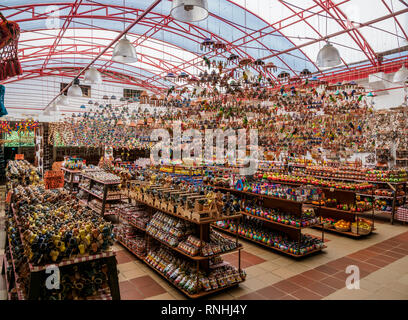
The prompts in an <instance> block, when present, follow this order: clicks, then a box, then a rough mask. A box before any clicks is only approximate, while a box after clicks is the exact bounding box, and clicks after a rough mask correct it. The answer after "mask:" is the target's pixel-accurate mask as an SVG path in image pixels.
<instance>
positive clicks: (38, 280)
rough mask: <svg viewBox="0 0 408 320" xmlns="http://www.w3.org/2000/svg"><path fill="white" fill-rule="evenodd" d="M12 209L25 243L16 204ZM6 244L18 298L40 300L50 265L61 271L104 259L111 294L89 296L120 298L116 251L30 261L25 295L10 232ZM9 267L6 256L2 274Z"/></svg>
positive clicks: (10, 282) (9, 285) (9, 286)
mask: <svg viewBox="0 0 408 320" xmlns="http://www.w3.org/2000/svg"><path fill="white" fill-rule="evenodd" d="M10 209H11V211H12V213H13V219H14V221H15V225H16V226H17V229H18V233H19V235H20V239H21V242H22V243H23V245H24V243H25V242H24V238H23V236H22V230H21V226H20V224H19V221H18V218H17V214H16V211H15V209H14V206H13V205H11V206H10ZM6 244H7V246H8V250H9V253H10V256H11V261H12V266H13V277H14V286H15V288H16V291H17V297H18V300H38V299H39V297H40V290H41V288H42V286H43V284H44V283H45V282H44V279H45V278H46V277H47V275H46V269H47V267H49V266H57V267H58V268H60V269H61V272H62V273H63V272H64V267H66V266H69V265H75V264H80V263H87V262H90V261H94V260H104V261H105V263H106V265H107V268H108V271H107V274H108V283H109V290H110V294H108V295H106V294H104V295H102V296H98V297H88V298H91V299H95V298H103V299H106V300H120V291H119V281H118V272H117V268H116V265H117V261H116V254H115V252H114V251H106V252H102V253H98V254H94V255H78V256H75V257H72V258H70V259H64V260H62V261H60V262H58V263H52V264H46V265H33V264H31V263H28V268H29V272H30V279H29V284H28V291H27V294H26V295H24V293H23V290H22V289H21V288H20V285H19V281H18V278H19V275H18V273H17V272H16V268H15V262H14V261H15V260H14V255H13V249H12V246H11V243H10V241H9V238H8V234H7V233H6ZM6 268H7V260H6V257H5V259H4V260H3V268H2V274H4V273H5V272H7V271H6V270H7V269H6ZM11 280H12V279H10V281H9V283H8V284H7V287H8V288H12V287H11V284H12V281H11Z"/></svg>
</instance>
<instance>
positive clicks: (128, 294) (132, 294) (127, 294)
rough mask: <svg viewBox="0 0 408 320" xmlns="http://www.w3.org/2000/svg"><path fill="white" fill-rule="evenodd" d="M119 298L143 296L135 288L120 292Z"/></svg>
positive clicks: (136, 298) (129, 298) (135, 298)
mask: <svg viewBox="0 0 408 320" xmlns="http://www.w3.org/2000/svg"><path fill="white" fill-rule="evenodd" d="M120 299H121V300H143V299H144V296H143V295H142V294H141V293H140V292H139V291H137V290H133V291H126V292H122V291H121V292H120Z"/></svg>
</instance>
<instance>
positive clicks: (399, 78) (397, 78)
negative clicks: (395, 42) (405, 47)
mask: <svg viewBox="0 0 408 320" xmlns="http://www.w3.org/2000/svg"><path fill="white" fill-rule="evenodd" d="M407 79H408V69H407V68H405V65H404V64H403V65H402V67H401V69H399V70H398V71H397V72H396V73H395V74H394V79H393V81H394V82H397V83H401V82H405V81H406V80H407Z"/></svg>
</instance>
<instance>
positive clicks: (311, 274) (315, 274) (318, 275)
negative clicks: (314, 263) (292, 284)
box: [302, 269, 327, 281]
mask: <svg viewBox="0 0 408 320" xmlns="http://www.w3.org/2000/svg"><path fill="white" fill-rule="evenodd" d="M302 276H304V277H307V278H310V279H312V280H315V281H320V280H321V279H324V278H326V277H327V273H324V272H320V271H318V270H315V269H312V270H308V271H305V272H303V273H302Z"/></svg>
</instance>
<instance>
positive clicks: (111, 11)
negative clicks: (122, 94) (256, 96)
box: [0, 0, 408, 91]
mask: <svg viewBox="0 0 408 320" xmlns="http://www.w3.org/2000/svg"><path fill="white" fill-rule="evenodd" d="M228 1H229V2H231V3H233V2H232V1H231V0H228ZM276 1H278V2H280V3H281V4H282V5H284V6H285V7H286V8H288V9H289V10H290V11H291V12H292V14H291V15H289V16H287V17H284V18H282V19H281V20H280V21H276V22H274V23H269V22H267V21H265V20H263V19H262V18H260V17H259V16H257V15H255V14H254V13H253V12H250V11H249V10H248V9H246V8H244V7H242V6H240V5H238V4H236V3H233V4H234V5H235V6H238V7H240V8H241V9H243V10H247V11H248V13H249V14H251V15H254V16H255V17H257V18H258V19H260V20H261V21H262V22H263V23H264V24H266V26H265V27H263V28H261V29H259V30H255V31H249V32H248V31H247V30H246V28H243V27H241V26H240V25H238V24H237V23H235V22H234V21H228V20H226V19H224V18H222V17H220V16H217V15H215V14H213V13H210V14H211V16H212V17H214V18H216V19H219V20H221V21H222V22H224V23H227V24H228V25H230V26H232V27H234V28H236V29H237V30H239V32H240V33H242V34H243V36H242V37H239V38H238V39H235V40H233V41H227V40H226V39H225V38H223V37H222V34H216V33H213V32H210V31H209V30H207V29H205V28H204V27H201V26H198V25H196V24H188V23H181V22H178V21H175V20H174V19H172V18H171V17H170V16H169V15H164V14H160V13H158V12H157V10H156V11H154V10H152V11H151V12H149V13H148V15H146V16H145V17H144V19H143V20H141V21H140V22H139V24H141V25H143V26H146V27H148V29H147V31H146V32H145V33H144V34H140V35H135V36H136V40H135V41H134V44H135V45H136V46H140V47H146V48H149V49H153V50H156V51H158V50H159V49H158V48H157V47H149V46H148V45H147V44H146V43H145V41H146V40H147V39H149V38H151V37H153V36H154V35H155V34H157V33H158V32H159V31H160V30H166V31H168V32H171V33H174V34H176V35H178V36H182V37H184V38H185V39H186V41H192V42H193V43H195V44H196V45H197V47H198V45H199V44H200V43H201V42H202V41H203V40H204V39H205V38H211V39H213V40H214V41H222V42H224V43H225V44H226V45H227V48H228V49H227V52H226V53H225V54H224V56H227V55H228V54H230V53H232V52H233V53H235V54H237V55H238V56H240V57H249V58H252V59H254V57H252V56H251V55H249V54H248V53H247V52H246V50H245V46H246V45H248V44H251V43H256V44H257V45H260V46H261V47H262V48H263V49H264V50H265V51H266V52H268V53H269V54H268V55H266V56H265V57H264V59H270V58H276V59H279V60H280V61H281V62H282V63H283V64H284V65H285V67H286V69H287V70H288V71H290V72H291V73H292V74H294V75H297V74H298V73H299V71H300V70H293V68H292V67H291V66H290V65H288V64H286V63H285V59H284V54H291V52H292V51H294V50H298V51H300V52H301V53H302V54H303V55H304V56H305V57H306V59H307V60H308V61H309V62H311V63H313V65H315V64H314V59H312V58H311V57H308V56H307V55H306V54H305V53H304V52H303V51H302V48H303V47H305V46H307V45H310V44H313V43H316V42H318V41H321V40H324V39H328V38H329V37H333V36H335V35H340V34H344V33H347V34H348V35H349V36H350V37H351V38H352V39H353V41H354V42H355V43H356V44H357V46H358V47H359V49H360V50H361V51H362V52H363V53H364V54H365V56H366V58H367V61H368V62H369V65H366V64H365V65H359V66H357V67H353V68H349V66H347V65H346V66H345V67H344V68H338V69H336V71H335V72H324V73H323V72H321V71H320V70H319V73H318V75H319V77H321V78H322V79H325V80H328V81H335V80H338V79H340V78H343V79H344V78H346V77H347V74H348V75H352V74H355V73H356V72H359V71H358V70H360V71H361V72H360V73H359V74H364V73H366V72H368V71H367V70H374V72H375V70H379V69H378V68H379V67H380V66H381V65H382V64H384V63H385V64H387V62H386V61H383V60H382V58H381V59H379V57H378V55H377V54H376V53H375V52H374V50H373V49H372V47H371V46H370V44H369V42H368V41H367V40H366V39H365V38H364V37H363V35H362V34H361V32H360V31H359V30H358V28H359V27H361V25H360V26H358V27H356V26H355V25H354V24H353V23H352V22H350V21H349V19H348V17H347V16H346V15H345V13H344V12H343V11H342V10H341V9H340V5H342V4H344V3H347V2H349V1H350V0H342V1H336V3H334V2H333V1H332V0H314V5H312V6H310V7H308V8H305V9H302V10H300V9H299V10H296V9H294V8H293V7H292V6H291V5H290V3H288V1H284V0H276ZM381 1H382V3H383V4H384V6H385V8H386V9H387V11H388V12H389V14H387V15H384V16H383V17H381V18H378V19H375V22H380V21H382V20H384V19H388V18H390V17H391V18H393V19H395V21H396V24H397V25H398V27H399V29H400V30H401V32H402V34H403V35H404V37H405V38H406V39H407V40H408V37H407V34H406V32H405V30H404V28H403V27H402V26H401V24H400V23H399V21H398V19H397V15H398V14H401V11H400V12H399V13H398V12H393V11H392V10H391V8H390V7H389V6H388V5H387V3H386V1H384V0H381ZM50 4H51V3H39V4H25V5H18V6H2V5H0V9H1V10H2V13H3V14H4V15H5V16H6V17H7V19H9V20H12V21H16V22H19V23H21V22H26V21H35V20H42V19H47V18H49V15H50V14H52V12H44V9H45V8H46V7H47V6H49V5H50ZM58 6H59V10H60V11H61V12H68V13H66V14H65V15H61V16H60V17H59V18H60V19H61V20H63V21H64V23H63V25H62V27H61V29H60V30H59V32H58V35H57V36H56V37H54V38H53V41H52V44H51V45H47V46H42V47H40V46H37V47H35V46H34V47H23V48H20V49H19V53H20V58H21V60H22V62H23V63H24V62H25V61H30V60H36V61H38V65H35V67H32V66H31V65H30V68H29V69H27V71H26V73H25V74H24V75H22V76H20V77H17V78H14V79H11V80H9V81H6V82H4V83H10V82H14V81H19V80H22V79H28V78H32V77H41V76H50V75H55V73H56V72H57V70H59V69H58V68H53V69H51V68H50V66H49V65H52V64H53V62H55V61H56V62H58V57H63V56H64V57H68V56H71V57H73V56H75V55H86V56H89V57H90V58H91V59H92V58H93V57H94V56H95V55H96V54H97V53H99V52H100V51H101V50H102V49H103V48H102V47H101V46H100V45H97V44H93V43H91V44H89V45H82V44H78V43H76V42H74V39H73V38H72V37H71V38H70V37H65V34H66V31H67V30H68V29H69V28H71V27H72V21H73V20H75V22H76V23H77V24H78V25H80V26H81V29H85V28H94V29H96V30H109V29H104V28H102V27H96V26H92V25H87V24H86V23H85V22H84V21H85V19H103V20H109V21H115V22H121V23H126V24H130V23H132V22H133V21H134V20H135V19H136V18H138V17H139V16H140V15H142V14H143V12H144V10H143V9H139V8H131V7H124V6H121V5H114V4H102V3H97V2H90V3H87V2H85V1H82V0H75V1H71V2H69V1H66V2H62V3H58ZM402 11H403V12H408V9H407V10H406V11H404V10H402ZM324 13H327V15H328V16H329V17H330V18H331V19H333V20H334V21H336V23H338V24H339V26H341V28H342V30H341V31H339V32H336V33H335V34H332V35H329V37H327V36H323V35H321V34H320V33H319V31H318V30H316V28H314V27H313V25H312V24H311V23H310V19H311V18H313V17H314V16H315V15H320V14H324ZM27 14H29V15H27ZM301 22H304V23H305V24H306V25H307V26H308V27H310V28H311V29H312V30H313V31H314V33H315V34H316V35H317V36H318V37H319V39H317V40H313V41H310V42H307V43H305V44H302V45H299V46H296V45H295V44H294V43H293V42H292V41H291V39H290V38H288V37H286V36H285V28H287V27H289V26H292V25H294V24H296V23H301ZM84 26H85V27H84ZM36 31H41V30H40V29H34V30H22V32H34V33H35V32H36ZM109 31H112V30H109ZM272 33H279V34H280V35H281V36H283V37H285V38H286V39H287V40H288V41H289V43H290V44H292V45H293V47H290V48H289V49H285V50H283V51H276V50H274V49H273V48H268V47H266V46H265V45H264V44H263V42H262V39H263V38H264V37H265V36H267V35H270V34H272ZM43 38H44V37H41V36H40V35H39V39H43ZM62 38H64V40H65V41H64V44H61V39H62ZM45 39H46V37H45ZM78 39H80V40H81V39H82V40H89V41H91V40H93V39H97V38H93V39H90V38H86V37H81V36H80V35H79V36H78ZM66 40H70V42H69V43H66ZM71 40H72V41H71ZM105 40H107V39H105ZM171 45H172V46H174V44H171ZM28 49H29V50H30V53H29V54H26V51H27V50H28ZM33 49H34V50H35V51H33ZM181 49H183V50H186V48H181ZM193 54H194V55H195V58H193V59H191V60H189V61H183V62H181V63H174V62H170V61H166V60H164V59H162V58H159V57H157V56H156V57H154V56H151V55H147V54H141V53H138V56H139V60H140V61H141V62H142V63H143V64H144V65H146V68H148V67H149V66H150V67H154V68H156V69H157V70H159V72H157V74H155V75H153V76H151V77H149V76H146V75H142V74H140V73H138V72H137V69H136V68H135V70H134V71H133V70H132V71H131V73H132V75H133V76H134V77H133V80H132V81H130V80H129V81H130V82H131V83H133V84H136V83H137V84H138V85H141V86H143V87H145V88H147V89H149V90H152V91H160V90H163V89H165V88H166V85H165V84H164V83H163V82H162V79H163V78H164V77H165V76H166V74H167V73H169V72H173V73H176V72H181V71H184V72H186V73H187V74H189V72H188V69H189V68H191V67H195V68H198V69H199V70H200V64H201V63H202V58H203V57H204V56H206V57H208V58H209V59H211V58H213V57H215V56H217V55H219V54H217V53H216V52H215V51H210V52H206V53H205V54H198V55H197V54H196V53H193ZM166 55H168V56H171V54H170V53H169V52H166ZM174 58H177V57H174ZM99 60H100V61H101V63H99V65H98V68H99V69H100V70H101V71H102V72H104V71H107V70H109V71H112V72H113V73H114V72H117V73H118V74H123V73H124V72H123V70H122V72H121V70H115V68H113V63H112V61H110V60H108V59H103V58H101V59H99ZM343 62H344V61H343ZM388 63H391V62H388ZM393 63H394V64H395V62H393ZM394 64H393V66H394ZM75 68H76V66H74V68H73V70H75ZM316 68H317V67H316ZM384 68H385V70H391V69H393V68H394V67H392V68H391V67H388V68H387V67H386V66H385V67H384ZM395 68H396V64H395ZM139 69H141V70H144V69H143V68H139ZM254 69H255V70H257V71H259V72H260V73H261V74H262V75H263V76H265V77H270V78H272V79H274V80H275V81H277V79H276V77H275V76H274V75H273V74H272V73H269V72H266V71H265V70H263V69H261V68H259V67H254ZM317 69H318V68H317ZM58 72H62V73H66V72H65V71H63V70H59V71H58ZM129 72H130V71H129ZM71 76H75V75H71ZM128 76H129V75H128ZM136 77H137V78H138V79H136ZM122 80H123V79H122ZM122 80H121V77H118V78H116V79H113V78H111V79H109V81H122ZM123 81H125V80H123ZM277 82H279V81H277ZM123 83H125V82H123ZM129 84H130V83H129Z"/></svg>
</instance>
